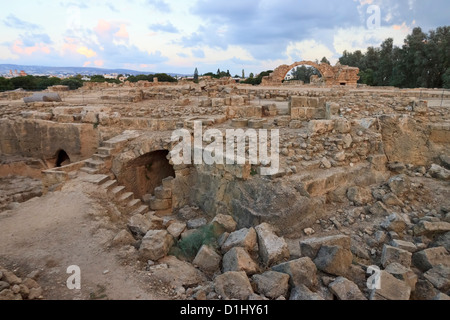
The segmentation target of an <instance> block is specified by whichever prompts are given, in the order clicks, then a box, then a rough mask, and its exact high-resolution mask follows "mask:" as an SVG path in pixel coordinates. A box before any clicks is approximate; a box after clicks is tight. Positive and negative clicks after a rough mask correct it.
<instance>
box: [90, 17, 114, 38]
mask: <svg viewBox="0 0 450 320" xmlns="http://www.w3.org/2000/svg"><path fill="white" fill-rule="evenodd" d="M110 30H111V24H110V23H109V22H108V21H106V20H103V19H100V20H98V23H97V26H96V27H95V28H94V31H95V33H97V34H98V35H99V36H105V35H107V34H108V32H109V31H110Z"/></svg>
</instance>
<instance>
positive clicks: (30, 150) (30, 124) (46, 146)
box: [0, 119, 99, 162]
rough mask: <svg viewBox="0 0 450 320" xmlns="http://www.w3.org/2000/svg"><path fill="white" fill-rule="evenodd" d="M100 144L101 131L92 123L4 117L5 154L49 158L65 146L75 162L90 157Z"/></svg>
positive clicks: (0, 127) (0, 134)
mask: <svg viewBox="0 0 450 320" xmlns="http://www.w3.org/2000/svg"><path fill="white" fill-rule="evenodd" d="M98 146H99V138H98V132H97V130H96V129H95V128H94V127H93V125H92V124H60V123H54V122H50V121H43V120H14V121H13V120H8V119H0V153H2V154H5V155H20V156H23V157H31V158H37V159H45V160H48V159H53V158H54V157H55V156H56V153H57V151H58V150H60V149H62V150H65V151H66V153H67V154H68V155H69V157H70V159H71V161H72V162H74V161H79V160H83V159H86V158H89V157H90V156H91V155H92V154H94V153H95V151H96V149H97V148H98Z"/></svg>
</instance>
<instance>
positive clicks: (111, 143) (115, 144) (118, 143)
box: [103, 139, 128, 151]
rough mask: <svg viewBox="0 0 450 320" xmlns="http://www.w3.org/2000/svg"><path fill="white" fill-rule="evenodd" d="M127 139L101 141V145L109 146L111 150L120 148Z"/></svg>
mask: <svg viewBox="0 0 450 320" xmlns="http://www.w3.org/2000/svg"><path fill="white" fill-rule="evenodd" d="M127 142H128V140H127V139H123V140H114V139H112V140H108V141H105V142H104V143H103V147H105V148H110V149H112V151H114V150H117V149H120V148H122V147H124V146H125V145H126V144H127Z"/></svg>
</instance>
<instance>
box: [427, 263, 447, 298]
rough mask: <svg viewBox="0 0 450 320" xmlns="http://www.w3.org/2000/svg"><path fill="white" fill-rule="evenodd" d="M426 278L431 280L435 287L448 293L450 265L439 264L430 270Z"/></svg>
mask: <svg viewBox="0 0 450 320" xmlns="http://www.w3.org/2000/svg"><path fill="white" fill-rule="evenodd" d="M423 276H424V278H425V279H427V280H428V281H430V282H431V283H432V284H433V285H434V287H435V288H437V289H439V290H440V291H442V292H445V293H448V291H449V290H450V267H449V266H444V265H442V264H439V265H437V266H434V267H433V268H431V269H430V270H428V271H427V272H426V273H425V274H424V275H423Z"/></svg>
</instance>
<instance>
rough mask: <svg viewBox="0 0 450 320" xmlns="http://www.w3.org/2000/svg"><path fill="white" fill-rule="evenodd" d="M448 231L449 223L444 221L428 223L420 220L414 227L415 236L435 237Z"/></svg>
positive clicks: (449, 229)
mask: <svg viewBox="0 0 450 320" xmlns="http://www.w3.org/2000/svg"><path fill="white" fill-rule="evenodd" d="M448 231H450V223H448V222H444V221H436V222H430V221H425V220H421V221H419V223H417V224H416V225H415V226H414V235H416V236H421V235H425V236H435V235H437V234H441V233H445V232H448Z"/></svg>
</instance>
